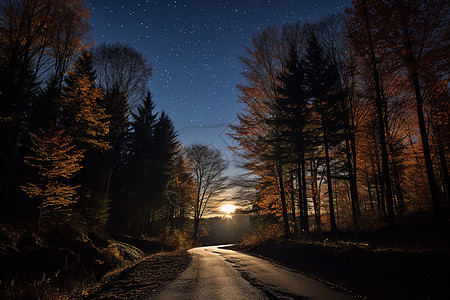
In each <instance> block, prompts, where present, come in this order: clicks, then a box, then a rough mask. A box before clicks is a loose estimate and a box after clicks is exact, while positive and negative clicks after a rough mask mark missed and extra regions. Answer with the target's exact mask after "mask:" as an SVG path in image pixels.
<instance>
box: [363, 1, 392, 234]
mask: <svg viewBox="0 0 450 300" xmlns="http://www.w3.org/2000/svg"><path fill="white" fill-rule="evenodd" d="M363 3H364V6H365V11H366V16H365V17H366V18H365V19H366V20H365V21H366V30H367V33H368V34H369V37H368V38H369V50H370V60H371V61H370V63H371V67H372V75H373V80H374V84H375V95H376V98H375V100H376V107H377V116H378V127H379V128H378V129H379V135H380V144H381V166H382V172H383V179H384V185H385V191H386V204H387V210H388V222H389V227H390V228H393V227H395V215H394V206H393V200H392V188H391V177H390V175H389V158H388V152H387V145H386V132H385V128H384V115H383V101H382V97H381V85H380V76H379V73H378V68H377V60H376V56H375V48H374V45H373V37H372V31H371V28H370V25H369V17H368V14H367V13H368V8H367V3H366V1H364V2H363Z"/></svg>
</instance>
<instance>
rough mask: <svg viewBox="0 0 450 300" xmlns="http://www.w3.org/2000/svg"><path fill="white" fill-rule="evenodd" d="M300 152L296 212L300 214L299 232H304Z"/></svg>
mask: <svg viewBox="0 0 450 300" xmlns="http://www.w3.org/2000/svg"><path fill="white" fill-rule="evenodd" d="M300 155H301V154H300V152H299V153H298V157H299V159H298V162H297V178H298V180H297V182H298V210H299V214H300V221H299V223H300V232H302V231H303V230H305V223H304V220H305V216H304V214H305V213H304V210H303V201H304V200H303V183H302V163H301V161H300Z"/></svg>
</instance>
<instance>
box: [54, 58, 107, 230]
mask: <svg viewBox="0 0 450 300" xmlns="http://www.w3.org/2000/svg"><path fill="white" fill-rule="evenodd" d="M95 80H96V72H95V70H94V67H93V64H92V56H91V55H90V54H89V53H88V52H83V53H82V54H81V56H80V57H79V59H78V60H77V61H76V63H75V67H74V70H73V71H71V72H69V74H68V75H67V77H66V80H65V83H66V86H65V88H64V94H63V96H62V98H61V106H62V110H61V118H60V123H61V126H62V127H63V128H65V130H66V131H67V132H68V133H69V134H70V135H71V136H72V137H73V139H74V142H75V143H76V144H77V147H78V148H79V149H83V150H85V159H84V168H83V170H82V171H81V172H80V173H79V174H77V176H76V178H75V179H74V181H75V183H76V184H79V185H81V193H80V195H81V197H80V201H79V203H78V206H79V208H80V210H81V212H82V214H83V215H84V218H85V220H86V222H87V223H88V225H89V226H91V227H92V226H97V225H100V226H103V225H104V224H105V223H106V221H107V220H108V216H109V214H108V211H109V202H110V201H109V198H108V197H107V196H105V195H104V194H102V190H101V188H100V186H99V185H98V182H97V181H96V180H95V178H99V177H101V172H102V170H101V168H102V166H101V165H100V164H99V156H100V153H102V152H104V151H106V150H108V149H109V148H110V143H109V141H108V140H107V138H106V137H107V134H108V133H109V126H110V122H109V116H108V115H107V114H106V110H105V108H104V107H102V105H103V101H104V95H103V93H102V91H101V90H100V89H98V88H96V87H95Z"/></svg>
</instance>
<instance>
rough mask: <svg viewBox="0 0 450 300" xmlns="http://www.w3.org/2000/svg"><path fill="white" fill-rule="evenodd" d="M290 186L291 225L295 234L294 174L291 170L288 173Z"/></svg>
mask: <svg viewBox="0 0 450 300" xmlns="http://www.w3.org/2000/svg"><path fill="white" fill-rule="evenodd" d="M289 183H290V186H291V213H292V226H293V227H294V234H297V233H298V232H297V217H296V215H295V214H296V211H295V189H294V175H293V174H292V172H291V173H290V180H289Z"/></svg>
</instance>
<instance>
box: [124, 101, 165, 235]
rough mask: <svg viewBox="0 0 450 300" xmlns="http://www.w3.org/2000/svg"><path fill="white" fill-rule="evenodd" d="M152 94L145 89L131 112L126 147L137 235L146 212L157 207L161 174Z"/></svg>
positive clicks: (129, 185)
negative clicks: (127, 144)
mask: <svg viewBox="0 0 450 300" xmlns="http://www.w3.org/2000/svg"><path fill="white" fill-rule="evenodd" d="M154 108H155V103H154V102H153V100H152V95H151V94H150V93H147V97H146V98H145V99H144V101H143V102H142V104H141V105H139V106H138V107H137V112H136V113H134V114H133V120H134V121H133V122H132V124H131V128H132V129H131V132H130V138H129V139H130V141H129V146H128V147H129V151H128V155H127V158H126V161H127V162H126V164H127V166H126V170H125V174H128V175H127V176H129V179H128V184H127V185H128V189H129V195H130V197H131V201H132V207H133V212H132V223H133V224H134V231H135V234H136V235H139V234H141V233H143V231H144V227H145V226H146V224H145V217H146V214H150V213H152V214H153V213H154V211H155V210H156V209H157V208H158V207H159V203H158V198H159V195H158V194H159V193H158V188H157V187H158V180H159V179H160V177H161V176H162V174H160V173H159V169H158V168H157V165H158V160H157V156H156V153H155V144H156V143H155V130H156V124H157V115H158V114H157V113H154V112H153V110H154Z"/></svg>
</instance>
